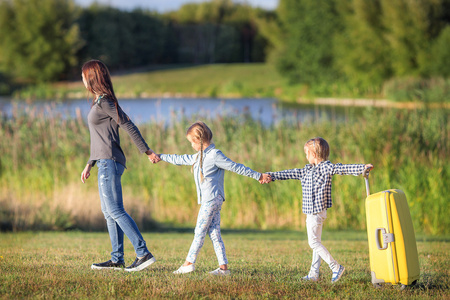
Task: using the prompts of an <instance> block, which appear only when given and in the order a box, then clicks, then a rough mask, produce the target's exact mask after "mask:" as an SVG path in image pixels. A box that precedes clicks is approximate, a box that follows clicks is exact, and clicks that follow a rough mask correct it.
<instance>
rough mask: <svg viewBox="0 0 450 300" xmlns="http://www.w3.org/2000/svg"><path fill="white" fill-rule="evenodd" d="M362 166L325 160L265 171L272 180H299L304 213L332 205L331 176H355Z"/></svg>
mask: <svg viewBox="0 0 450 300" xmlns="http://www.w3.org/2000/svg"><path fill="white" fill-rule="evenodd" d="M364 167H365V165H364V164H349V165H344V164H341V163H337V164H333V163H331V162H330V161H328V160H327V161H323V162H320V163H319V164H318V165H316V166H314V165H311V164H308V165H306V166H305V167H304V168H302V169H290V170H284V171H280V172H267V174H269V175H270V176H271V177H272V179H273V180H287V179H297V180H300V182H301V184H302V194H303V204H302V211H303V213H304V214H317V213H319V212H321V211H322V210H324V209H327V208H330V207H331V206H332V205H333V204H332V200H331V178H332V176H333V175H336V174H338V175H355V176H357V175H360V174H362V173H363V171H364Z"/></svg>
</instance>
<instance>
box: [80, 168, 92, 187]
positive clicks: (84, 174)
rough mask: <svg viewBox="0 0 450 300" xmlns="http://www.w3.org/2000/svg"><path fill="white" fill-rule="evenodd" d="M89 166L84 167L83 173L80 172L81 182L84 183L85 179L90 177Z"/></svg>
mask: <svg viewBox="0 0 450 300" xmlns="http://www.w3.org/2000/svg"><path fill="white" fill-rule="evenodd" d="M91 168H92V167H91V165H90V164H87V165H86V167H85V168H84V170H83V172H81V182H82V183H84V181H85V180H86V179H88V178H89V176H91Z"/></svg>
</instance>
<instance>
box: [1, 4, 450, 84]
mask: <svg viewBox="0 0 450 300" xmlns="http://www.w3.org/2000/svg"><path fill="white" fill-rule="evenodd" d="M449 44H450V0H427V1H423V0H370V1H369V0H280V1H279V5H278V7H277V9H276V10H275V11H266V10H263V9H259V8H253V7H251V6H249V5H248V4H242V3H235V2H233V1H232V0H212V1H210V2H204V3H189V4H185V5H183V6H182V7H181V8H180V9H179V10H177V11H173V12H169V13H165V14H159V13H156V12H152V11H147V10H141V9H137V10H133V11H122V10H118V9H115V8H112V7H108V6H101V5H98V4H94V5H91V6H90V7H88V8H82V7H79V6H77V5H76V4H75V3H74V1H73V0H0V92H1V91H2V86H4V85H5V84H4V82H6V81H7V80H8V79H9V80H13V81H18V82H24V83H36V82H49V81H57V80H64V79H71V78H75V76H79V67H80V65H81V64H82V63H83V62H84V61H86V60H88V59H91V58H98V59H101V60H103V61H104V62H105V63H106V64H108V66H110V68H111V69H113V70H117V69H130V68H136V67H141V66H146V65H151V64H192V63H194V64H204V63H234V62H263V61H268V62H270V63H274V64H275V65H276V66H277V69H278V71H279V72H280V73H281V74H283V75H284V76H285V77H286V78H287V79H288V80H289V82H291V83H293V84H305V85H309V86H315V87H319V88H320V87H327V88H326V89H325V91H328V92H329V91H330V88H333V87H336V84H339V83H341V84H343V85H344V86H346V87H348V88H350V89H351V88H353V89H361V90H364V91H368V90H370V89H372V88H374V89H376V88H377V87H380V86H381V85H382V84H383V83H385V82H386V81H387V80H390V79H392V78H405V77H414V78H449V77H450V76H449V75H450V68H448V65H449V64H450V51H448V49H447V48H448V45H449ZM2 84H3V85H2ZM375 92H376V91H375Z"/></svg>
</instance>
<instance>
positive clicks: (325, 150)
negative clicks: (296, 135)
mask: <svg viewBox="0 0 450 300" xmlns="http://www.w3.org/2000/svg"><path fill="white" fill-rule="evenodd" d="M306 149H309V150H310V151H311V152H313V153H315V154H316V156H317V157H318V158H320V159H322V160H328V156H330V146H329V145H328V143H327V141H325V140H324V139H323V138H321V137H315V138H312V139H310V140H308V141H307V142H306V143H305V150H306Z"/></svg>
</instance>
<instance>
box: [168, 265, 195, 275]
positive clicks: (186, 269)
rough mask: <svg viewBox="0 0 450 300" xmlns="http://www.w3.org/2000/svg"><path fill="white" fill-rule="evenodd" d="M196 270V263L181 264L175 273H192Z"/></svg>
mask: <svg viewBox="0 0 450 300" xmlns="http://www.w3.org/2000/svg"><path fill="white" fill-rule="evenodd" d="M194 270H195V265H194V264H192V265H188V266H181V267H180V268H179V269H178V270H176V271H174V272H173V274H186V273H191V272H193V271H194Z"/></svg>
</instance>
